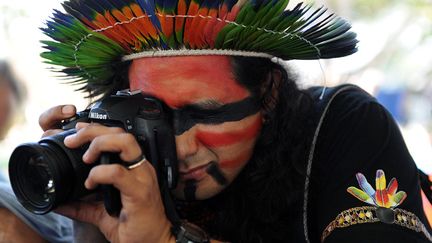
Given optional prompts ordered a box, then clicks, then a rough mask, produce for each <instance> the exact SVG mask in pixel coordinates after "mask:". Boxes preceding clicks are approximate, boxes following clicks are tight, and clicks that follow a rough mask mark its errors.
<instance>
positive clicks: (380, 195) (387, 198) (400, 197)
mask: <svg viewBox="0 0 432 243" xmlns="http://www.w3.org/2000/svg"><path fill="white" fill-rule="evenodd" d="M356 177H357V182H358V184H359V186H360V188H361V189H358V188H356V187H353V186H351V187H349V188H348V189H347V191H348V192H349V193H350V194H351V195H353V196H354V197H356V198H357V199H359V200H360V201H362V202H365V203H368V204H370V205H374V206H377V207H382V208H395V207H397V206H399V205H400V204H402V203H403V201H404V200H405V198H406V197H407V194H406V193H405V192H404V191H400V192H397V193H396V191H397V189H398V182H397V180H396V178H393V179H391V181H390V183H389V184H388V186H387V185H386V178H385V174H384V171H383V170H377V172H376V179H375V189H376V190H374V189H373V188H372V186H371V185H370V184H369V182H368V181H367V180H366V178H365V177H364V175H363V174H361V173H357V175H356ZM386 186H387V187H386Z"/></svg>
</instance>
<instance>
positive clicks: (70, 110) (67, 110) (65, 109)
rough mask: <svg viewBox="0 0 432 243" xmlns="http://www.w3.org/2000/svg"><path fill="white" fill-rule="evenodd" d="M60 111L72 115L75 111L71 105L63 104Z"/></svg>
mask: <svg viewBox="0 0 432 243" xmlns="http://www.w3.org/2000/svg"><path fill="white" fill-rule="evenodd" d="M62 113H63V114H65V115H73V114H74V113H75V109H74V107H73V106H71V105H65V106H63V107H62Z"/></svg>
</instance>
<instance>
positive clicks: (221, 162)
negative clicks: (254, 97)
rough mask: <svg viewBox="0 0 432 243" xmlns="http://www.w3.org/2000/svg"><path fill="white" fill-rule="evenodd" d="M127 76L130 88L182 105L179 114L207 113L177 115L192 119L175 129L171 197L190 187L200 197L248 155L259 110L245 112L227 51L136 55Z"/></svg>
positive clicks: (228, 177) (244, 97) (246, 94)
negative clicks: (175, 177)
mask: <svg viewBox="0 0 432 243" xmlns="http://www.w3.org/2000/svg"><path fill="white" fill-rule="evenodd" d="M129 80H130V89H131V90H137V89H139V90H141V91H142V92H143V93H145V94H149V95H152V96H155V97H157V98H159V99H161V100H162V101H164V102H165V103H166V104H167V105H168V106H169V107H170V108H172V109H173V110H175V111H180V112H182V111H183V110H187V111H188V115H189V116H185V117H197V116H198V117H201V119H202V117H206V116H205V115H203V114H212V115H211V116H209V117H208V119H207V120H206V119H205V118H204V119H202V120H201V122H196V121H194V122H190V121H178V123H180V124H186V123H188V124H192V125H189V126H187V127H185V128H183V129H180V130H179V129H176V130H177V131H178V132H177V133H176V147H177V156H178V160H179V171H180V179H179V184H178V186H177V188H176V189H175V191H174V193H175V195H176V196H177V197H179V198H185V194H190V193H193V194H194V197H195V198H196V199H206V198H209V197H212V196H214V195H216V194H217V193H219V192H220V191H221V190H222V189H223V188H224V187H226V186H227V185H228V184H229V183H231V182H232V181H233V180H234V178H235V177H236V176H237V175H238V174H239V172H240V171H241V170H242V168H243V167H244V166H245V164H246V163H247V161H248V160H249V159H250V157H251V155H252V151H253V148H254V145H255V142H256V139H257V137H258V135H259V133H260V130H261V126H262V116H261V113H260V112H259V110H258V109H249V110H252V112H251V111H250V112H249V113H245V110H247V109H245V108H247V107H248V106H252V104H250V103H248V102H247V100H248V98H251V94H250V92H249V91H248V90H247V89H246V88H244V87H243V86H241V85H239V84H238V83H237V82H236V80H235V79H234V76H233V72H232V68H231V64H230V62H229V59H228V58H227V57H223V56H201V57H164V58H141V59H136V60H134V61H133V62H132V64H131V67H130V70H129ZM239 104H241V105H239ZM190 107H193V109H189V108H190ZM186 108H188V109H186ZM194 111H196V112H197V113H199V114H193V112H194ZM238 114H243V115H242V116H238ZM180 117H183V118H184V116H180ZM215 117H216V118H215ZM180 119H181V118H180ZM185 119H187V118H185ZM213 121H214V122H213ZM221 177H222V179H225V180H226V181H225V182H223V180H221V179H220V178H221ZM218 178H219V180H218ZM186 197H187V196H186Z"/></svg>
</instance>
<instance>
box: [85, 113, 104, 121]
mask: <svg viewBox="0 0 432 243" xmlns="http://www.w3.org/2000/svg"><path fill="white" fill-rule="evenodd" d="M89 116H90V118H91V119H99V120H106V119H108V115H107V114H99V113H96V112H90V115H89Z"/></svg>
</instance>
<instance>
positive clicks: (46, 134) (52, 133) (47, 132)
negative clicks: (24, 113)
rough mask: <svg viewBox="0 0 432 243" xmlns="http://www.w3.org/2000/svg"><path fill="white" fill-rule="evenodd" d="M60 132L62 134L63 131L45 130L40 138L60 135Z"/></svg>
mask: <svg viewBox="0 0 432 243" xmlns="http://www.w3.org/2000/svg"><path fill="white" fill-rule="evenodd" d="M60 132H64V130H62V129H50V130H46V131H45V132H44V133H43V134H42V137H48V136H53V135H55V134H57V133H60Z"/></svg>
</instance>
